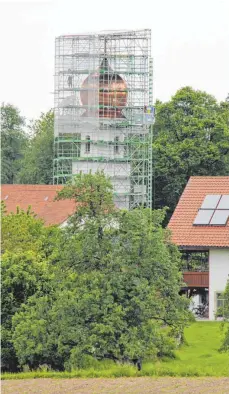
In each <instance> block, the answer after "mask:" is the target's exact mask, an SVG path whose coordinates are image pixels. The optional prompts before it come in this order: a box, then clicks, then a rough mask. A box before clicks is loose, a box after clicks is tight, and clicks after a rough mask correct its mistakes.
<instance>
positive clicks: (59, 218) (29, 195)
mask: <svg viewBox="0 0 229 394" xmlns="http://www.w3.org/2000/svg"><path fill="white" fill-rule="evenodd" d="M62 188H63V186H57V185H2V190H1V194H2V196H1V199H2V200H3V201H4V203H5V204H6V209H7V212H8V213H9V212H16V209H17V206H19V207H20V208H22V209H24V210H26V209H27V208H28V206H29V205H31V209H32V211H33V212H34V213H35V214H36V215H37V216H38V217H39V218H41V219H43V220H44V222H45V224H46V225H51V224H57V225H60V224H61V223H63V222H64V221H65V220H67V219H68V217H69V216H70V215H72V214H73V213H74V211H75V207H76V203H75V201H74V200H60V201H54V198H55V196H56V194H57V192H58V191H59V190H61V189H62ZM7 196H8V197H7Z"/></svg>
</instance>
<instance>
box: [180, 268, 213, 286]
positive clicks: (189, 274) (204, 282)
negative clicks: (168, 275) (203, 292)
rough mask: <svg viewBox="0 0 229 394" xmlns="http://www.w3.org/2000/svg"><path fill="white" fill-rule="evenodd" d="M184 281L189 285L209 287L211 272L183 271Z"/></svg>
mask: <svg viewBox="0 0 229 394" xmlns="http://www.w3.org/2000/svg"><path fill="white" fill-rule="evenodd" d="M183 278H184V282H185V283H186V285H187V287H209V272H208V271H204V272H193V271H185V272H183Z"/></svg>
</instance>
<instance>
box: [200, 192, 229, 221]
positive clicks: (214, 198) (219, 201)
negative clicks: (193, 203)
mask: <svg viewBox="0 0 229 394" xmlns="http://www.w3.org/2000/svg"><path fill="white" fill-rule="evenodd" d="M228 218H229V194H207V195H206V196H205V199H204V201H203V203H202V205H201V208H200V209H199V211H198V213H197V215H196V217H195V220H194V222H193V224H194V225H205V226H226V224H227V221H228Z"/></svg>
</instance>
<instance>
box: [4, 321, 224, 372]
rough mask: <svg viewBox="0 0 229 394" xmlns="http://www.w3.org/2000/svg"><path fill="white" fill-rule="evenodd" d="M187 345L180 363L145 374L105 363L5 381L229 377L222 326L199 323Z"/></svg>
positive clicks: (152, 367)
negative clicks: (142, 377) (93, 366)
mask: <svg viewBox="0 0 229 394" xmlns="http://www.w3.org/2000/svg"><path fill="white" fill-rule="evenodd" d="M185 339H186V342H187V344H186V345H183V346H182V347H181V348H180V349H179V350H177V351H176V359H173V360H171V359H169V360H164V361H158V362H156V363H152V362H145V363H144V364H143V368H142V371H141V372H138V371H137V370H136V368H135V367H133V366H132V365H117V364H114V365H112V366H111V364H110V363H109V364H108V365H107V366H106V363H102V364H101V366H100V368H88V369H86V370H76V371H73V372H54V371H53V372H40V371H34V372H21V373H17V374H15V373H12V374H11V373H5V374H3V375H2V379H33V378H66V379H68V378H95V377H96V378H97V377H98V378H114V377H136V376H177V377H178V376H181V377H182V376H183V377H184V376H186V377H187V376H189V377H202V376H213V377H222V376H229V356H228V354H227V353H219V351H218V349H219V347H220V345H221V340H222V332H221V329H220V323H219V322H206V321H205V322H195V323H193V324H192V325H191V326H190V327H188V328H186V329H185Z"/></svg>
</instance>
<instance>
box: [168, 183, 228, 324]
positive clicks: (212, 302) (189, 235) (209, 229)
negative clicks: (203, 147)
mask: <svg viewBox="0 0 229 394" xmlns="http://www.w3.org/2000/svg"><path fill="white" fill-rule="evenodd" d="M168 227H169V229H170V230H171V237H172V241H173V242H174V243H175V244H176V245H178V246H179V248H180V250H181V252H182V254H183V256H186V257H187V256H188V258H187V270H186V271H185V272H184V281H185V282H186V288H185V289H184V290H185V291H192V294H196V295H199V296H200V295H201V296H202V297H205V300H207V301H209V319H210V320H214V319H215V313H216V311H217V309H218V307H219V306H223V296H222V292H223V291H224V290H225V286H226V282H227V279H228V275H229V176H206V177H204V176H197V177H191V178H190V179H189V182H188V184H187V186H186V188H185V190H184V192H183V194H182V196H181V198H180V200H179V202H178V204H177V207H176V209H175V211H174V213H173V215H172V218H171V220H170V222H169V225H168ZM203 255H204V256H205V259H206V257H207V260H208V261H207V264H206V260H205V261H204V259H203V260H201V258H202V257H201V256H203ZM192 257H193V259H192ZM194 257H195V258H194ZM190 261H191V262H192V261H194V263H195V264H190ZM203 263H204V264H203ZM202 265H204V268H202Z"/></svg>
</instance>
